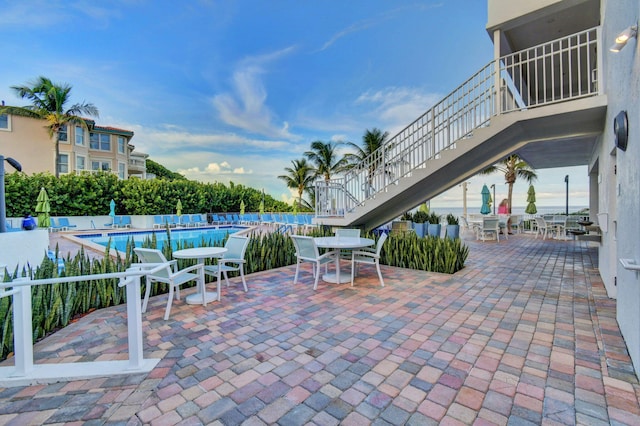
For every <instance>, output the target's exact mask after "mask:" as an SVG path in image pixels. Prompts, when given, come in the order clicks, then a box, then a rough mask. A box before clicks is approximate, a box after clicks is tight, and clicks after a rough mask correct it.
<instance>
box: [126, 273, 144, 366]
mask: <svg viewBox="0 0 640 426" xmlns="http://www.w3.org/2000/svg"><path fill="white" fill-rule="evenodd" d="M140 277H141V276H140V275H138V276H136V277H134V278H133V282H130V283H128V284H127V286H126V287H127V293H126V294H127V327H128V330H129V332H128V339H129V368H130V369H134V370H135V369H139V368H140V367H141V366H142V364H143V360H144V356H143V350H142V308H141V306H140Z"/></svg>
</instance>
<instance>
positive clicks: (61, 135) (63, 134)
mask: <svg viewBox="0 0 640 426" xmlns="http://www.w3.org/2000/svg"><path fill="white" fill-rule="evenodd" d="M68 140H69V138H68V136H67V125H66V124H63V125H62V126H60V130H58V142H67V141H68Z"/></svg>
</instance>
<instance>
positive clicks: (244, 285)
mask: <svg viewBox="0 0 640 426" xmlns="http://www.w3.org/2000/svg"><path fill="white" fill-rule="evenodd" d="M240 277H241V278H242V286H243V287H244V292H245V293H246V292H248V291H249V290H248V289H247V282H246V281H245V280H244V266H243V264H242V263H241V264H240Z"/></svg>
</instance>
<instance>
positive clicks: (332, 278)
mask: <svg viewBox="0 0 640 426" xmlns="http://www.w3.org/2000/svg"><path fill="white" fill-rule="evenodd" d="M322 280H323V281H326V282H328V283H334V284H343V283H350V282H351V273H346V272H341V273H340V279H339V280H338V277H337V276H336V273H335V272H329V273H326V274H324V275H323V276H322Z"/></svg>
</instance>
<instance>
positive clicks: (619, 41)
mask: <svg viewBox="0 0 640 426" xmlns="http://www.w3.org/2000/svg"><path fill="white" fill-rule="evenodd" d="M637 37H638V25H633V26H631V27H628V28H626V29H625V30H624V31H623V32H621V33H620V34H618V36H617V37H616V40H615V41H616V42H615V44H614V45H613V46H611V47H610V48H609V50H610V51H612V52H619V51H620V50H622V48H623V47H625V46H626V45H627V42H628V41H629V40H630V39H632V38H637Z"/></svg>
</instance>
